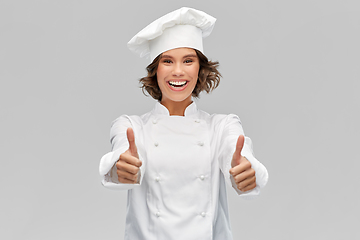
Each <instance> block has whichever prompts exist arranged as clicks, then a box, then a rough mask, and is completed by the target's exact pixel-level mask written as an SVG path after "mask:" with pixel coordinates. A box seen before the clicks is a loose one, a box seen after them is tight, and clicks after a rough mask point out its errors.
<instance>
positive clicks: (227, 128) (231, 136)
mask: <svg viewBox="0 0 360 240" xmlns="http://www.w3.org/2000/svg"><path fill="white" fill-rule="evenodd" d="M220 132H221V133H220V138H219V139H220V141H219V145H220V148H219V149H220V150H219V164H220V169H221V171H222V172H223V174H224V177H225V180H226V181H227V182H228V184H230V185H231V186H232V187H233V188H234V189H235V191H236V192H237V194H239V195H241V196H242V197H244V198H249V199H250V198H252V197H254V196H256V195H259V193H260V189H261V188H263V187H264V186H265V185H266V183H267V181H268V172H267V170H266V168H265V166H264V165H263V164H262V163H261V162H259V161H258V160H257V159H256V158H255V156H254V152H253V146H252V141H251V139H250V138H249V137H247V136H245V134H244V130H243V128H242V125H241V122H240V119H239V117H238V116H236V115H233V114H230V115H228V116H227V117H226V118H225V119H224V121H223V123H222V129H221V131H220ZM239 135H244V136H245V143H244V147H243V149H242V151H241V155H242V156H244V157H246V159H247V160H248V161H249V162H250V163H251V167H252V168H253V169H254V170H255V176H256V187H255V188H254V189H252V190H250V191H247V192H241V191H240V190H239V189H238V188H237V186H236V183H235V181H234V178H233V177H232V176H231V174H230V173H229V170H230V169H231V160H232V157H233V154H234V151H235V148H236V142H237V139H238V137H239Z"/></svg>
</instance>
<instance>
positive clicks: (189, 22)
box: [128, 7, 216, 62]
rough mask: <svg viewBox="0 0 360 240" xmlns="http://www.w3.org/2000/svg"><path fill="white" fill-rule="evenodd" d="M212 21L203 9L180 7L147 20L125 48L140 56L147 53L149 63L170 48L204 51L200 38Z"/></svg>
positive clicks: (210, 29)
mask: <svg viewBox="0 0 360 240" xmlns="http://www.w3.org/2000/svg"><path fill="white" fill-rule="evenodd" d="M215 21H216V18H214V17H212V16H210V15H208V14H206V13H205V12H202V11H199V10H196V9H193V8H188V7H182V8H180V9H178V10H175V11H173V12H170V13H168V14H166V15H164V16H162V17H160V18H159V19H157V20H155V21H154V22H152V23H150V24H149V25H148V26H146V27H145V28H144V29H143V30H141V31H140V32H138V33H137V34H136V35H135V36H134V37H133V38H132V39H131V40H130V41H129V42H128V47H129V49H130V50H131V51H133V52H135V53H137V54H139V55H140V57H149V56H150V60H151V62H152V61H153V60H154V59H155V58H156V57H157V56H158V55H159V54H161V53H163V52H166V51H168V50H171V49H174V48H180V47H188V48H193V49H197V50H199V51H201V52H202V53H204V49H203V44H202V39H203V38H205V37H207V36H209V35H210V33H211V31H212V29H213V28H214V24H215Z"/></svg>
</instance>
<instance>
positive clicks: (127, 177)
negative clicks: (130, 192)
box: [116, 128, 142, 183]
mask: <svg viewBox="0 0 360 240" xmlns="http://www.w3.org/2000/svg"><path fill="white" fill-rule="evenodd" d="M126 136H127V139H128V142H129V149H128V150H127V151H126V152H124V153H123V154H121V155H120V157H119V160H118V161H117V163H116V173H117V175H118V180H119V182H121V183H138V182H139V168H140V166H141V164H142V163H141V161H140V160H139V154H138V152H137V148H136V145H135V136H134V131H133V130H132V128H128V129H127V131H126Z"/></svg>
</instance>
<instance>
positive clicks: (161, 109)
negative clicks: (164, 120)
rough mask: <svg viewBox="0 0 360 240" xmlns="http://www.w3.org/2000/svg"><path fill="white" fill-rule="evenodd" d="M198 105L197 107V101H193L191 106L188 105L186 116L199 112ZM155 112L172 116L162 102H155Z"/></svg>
mask: <svg viewBox="0 0 360 240" xmlns="http://www.w3.org/2000/svg"><path fill="white" fill-rule="evenodd" d="M197 111H198V110H197V107H196V103H195V102H194V101H193V102H192V103H191V104H190V105H189V106H187V108H186V109H185V113H184V115H185V117H187V116H190V115H193V114H195V113H197ZM153 113H154V114H160V115H166V116H170V113H169V110H168V109H167V108H166V107H165V106H164V105H162V104H161V103H160V102H157V103H156V104H155V108H154V110H153Z"/></svg>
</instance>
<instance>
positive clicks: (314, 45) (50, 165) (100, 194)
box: [0, 0, 360, 240]
mask: <svg viewBox="0 0 360 240" xmlns="http://www.w3.org/2000/svg"><path fill="white" fill-rule="evenodd" d="M182 6H188V7H193V8H196V9H199V10H203V11H205V12H207V13H209V14H210V15H212V16H214V17H216V18H217V19H218V20H217V23H216V25H215V28H214V31H213V33H212V35H211V36H209V37H208V38H206V39H205V40H204V47H205V54H206V55H207V56H208V57H209V58H210V59H211V60H217V61H219V62H220V71H221V73H222V75H223V78H222V80H221V83H220V86H219V87H218V88H217V89H216V90H215V91H214V92H213V93H211V94H209V95H207V94H202V95H201V97H200V99H199V100H196V102H197V104H198V107H199V108H200V109H202V110H205V111H207V112H209V113H225V114H228V113H234V114H237V115H239V116H240V118H241V120H242V123H243V126H244V130H245V133H246V134H247V135H248V136H250V137H251V138H252V140H253V143H254V151H255V154H256V157H257V158H258V159H259V160H260V161H261V162H262V163H263V164H264V165H265V166H266V167H267V169H268V171H269V176H270V178H269V182H268V185H267V186H266V187H265V188H264V189H263V191H262V192H261V194H260V196H259V197H258V198H257V199H255V200H252V201H248V200H243V199H241V198H239V197H238V196H237V195H236V194H235V193H234V191H232V189H231V188H228V201H229V208H230V209H229V210H230V217H231V225H232V228H233V235H234V239H236V240H237V239H251V240H256V239H284V240H288V239H294V240H302V239H306V240H312V239H314V240H315V239H316V240H318V239H331V240H332V239H334V240H335V239H360V232H359V229H358V228H359V223H360V220H359V213H360V212H359V200H360V199H359V181H360V177H359V167H360V163H359V160H360V159H359V155H358V151H359V143H360V142H359V134H360V131H359V122H360V114H359V110H360V106H359V105H360V97H359V95H360V94H359V93H360V44H359V43H360V2H359V1H357V0H352V1H350V0H341V1H333V0H302V1H289V0H273V1H269V0H239V1H187V0H183V1H134V0H131V1H130V0H128V1H122V0H117V1H115V0H105V1H104V0H103V1H100V0H61V1H60V0H58V1H55V0H53V1H50V0H48V1H46V0H32V1H27V0H1V1H0V80H1V87H0V91H1V92H0V104H1V106H0V107H1V124H0V129H1V132H0V133H1V134H0V140H1V142H0V146H1V168H0V184H1V200H0V201H1V204H0V207H1V208H0V212H1V214H0V239H7V240H8V239H16V240H17V239H27V240H48V239H54V240H58V239H71V240H72V239H75V240H77V239H79V240H81V239H89V240H90V239H114V240H115V239H123V236H124V223H125V210H126V197H127V193H126V192H121V191H112V190H108V189H105V188H104V187H103V186H102V185H101V184H100V177H99V174H98V165H99V161H100V158H101V157H102V156H103V155H104V154H105V153H107V152H108V151H110V142H109V131H110V126H111V122H112V121H113V120H114V119H115V118H117V117H118V116H120V115H121V114H138V115H139V114H143V113H145V112H148V111H150V110H151V109H152V108H153V106H154V104H155V101H154V100H153V99H152V98H150V97H146V96H144V95H143V93H142V92H141V89H139V84H138V79H139V78H141V77H143V76H144V75H145V73H146V72H145V67H146V66H147V65H148V64H149V60H147V59H140V58H138V56H136V55H135V54H133V53H131V52H130V51H129V50H128V49H127V46H126V43H127V42H128V41H129V40H130V39H131V37H133V36H134V35H135V34H136V33H137V32H138V31H140V30H141V29H142V28H143V27H145V26H146V25H147V24H149V23H150V22H151V21H153V20H155V19H157V18H158V17H160V16H162V15H164V14H166V13H168V12H170V11H173V10H175V9H178V8H180V7H182Z"/></svg>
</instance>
